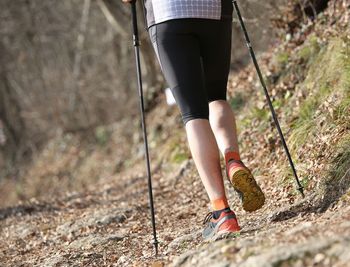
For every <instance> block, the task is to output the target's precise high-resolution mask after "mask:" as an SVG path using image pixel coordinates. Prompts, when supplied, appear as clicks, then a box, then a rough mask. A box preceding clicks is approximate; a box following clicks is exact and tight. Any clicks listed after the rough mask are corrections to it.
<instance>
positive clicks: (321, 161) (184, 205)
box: [0, 1, 350, 267]
mask: <svg viewBox="0 0 350 267" xmlns="http://www.w3.org/2000/svg"><path fill="white" fill-rule="evenodd" d="M331 2H332V1H331ZM332 3H333V2H332ZM333 8H334V9H329V10H327V11H326V12H325V14H323V15H322V14H321V15H320V16H319V18H318V19H317V20H316V21H315V22H308V23H305V24H302V25H300V27H299V30H298V32H297V33H296V34H294V36H292V37H291V36H285V37H284V38H285V40H284V39H283V40H282V41H281V42H280V43H279V44H276V46H275V47H272V48H271V50H270V51H268V52H267V53H265V54H264V55H262V56H260V57H259V60H260V62H261V63H262V66H263V69H264V73H266V74H267V76H266V79H267V81H268V85H269V88H271V96H272V98H273V103H274V106H275V108H276V111H277V113H278V115H279V117H280V119H281V123H282V128H283V130H284V132H285V133H286V136H287V141H288V143H289V144H290V148H291V152H292V156H293V158H294V159H295V162H296V167H297V169H298V173H299V175H300V179H301V181H302V183H303V185H304V186H305V194H306V197H305V198H304V199H303V198H301V196H300V195H298V193H297V192H296V191H295V189H294V182H293V176H291V174H290V171H289V167H288V163H287V160H286V158H285V156H284V152H283V149H282V148H281V145H280V142H279V139H278V136H277V133H276V131H275V129H274V125H273V124H272V121H271V118H270V116H269V113H268V110H267V109H266V104H265V101H264V99H263V95H262V93H261V88H260V85H259V82H258V80H257V79H256V76H255V73H254V69H253V68H252V66H248V67H247V68H245V69H243V70H241V71H240V72H239V73H232V75H231V78H230V82H229V94H230V102H231V104H232V106H233V107H234V108H235V109H236V113H237V118H238V121H239V131H240V136H241V147H242V157H243V158H244V160H245V161H246V162H247V164H248V166H249V167H251V168H252V170H253V172H254V175H255V177H256V179H257V181H258V183H259V184H260V185H261V187H262V189H263V191H264V192H265V194H266V197H267V200H266V204H265V206H264V207H263V208H262V209H261V210H259V211H257V212H254V213H246V212H244V211H243V210H242V208H241V207H240V202H239V200H238V198H237V196H236V195H235V194H234V192H233V190H232V188H231V187H230V185H229V184H228V183H227V182H226V188H227V192H228V196H229V202H230V204H231V206H232V207H233V209H234V211H235V212H236V214H237V216H238V219H239V222H240V224H241V227H242V231H241V232H240V233H239V234H237V235H236V236H231V237H228V238H227V239H223V240H218V241H216V242H211V243H203V241H202V239H201V229H202V227H203V225H202V221H203V219H204V217H205V215H206V214H207V212H208V211H209V206H208V198H207V196H206V194H205V191H204V188H203V186H202V184H201V182H200V179H199V177H198V174H197V172H196V170H195V167H194V165H193V162H192V159H191V157H190V154H189V151H188V149H187V144H186V138H185V135H184V131H183V128H182V125H181V121H180V118H179V116H178V112H177V110H176V108H174V107H173V108H169V107H167V106H166V105H165V103H164V102H165V100H164V99H163V98H162V97H160V99H159V104H158V105H157V107H156V108H154V109H153V110H152V111H150V112H149V113H148V116H147V119H148V123H149V138H150V151H151V159H152V173H153V186H154V200H155V209H156V222H157V229H158V241H159V254H158V255H157V256H155V255H154V250H153V246H152V228H151V223H150V215H149V204H148V192H147V178H146V177H145V169H144V161H143V153H142V152H143V151H142V144H141V145H140V144H139V142H136V143H138V144H139V145H137V147H136V148H135V147H133V153H132V154H131V153H130V151H129V150H128V149H130V147H132V146H131V145H129V144H128V143H127V140H130V139H128V138H126V137H122V136H121V135H119V134H118V136H117V138H116V141H115V144H118V146H117V150H118V155H117V156H118V159H117V161H118V162H117V163H118V164H117V166H115V163H114V165H113V168H112V167H111V166H112V165H111V166H110V165H108V162H105V158H103V157H102V156H101V155H100V156H96V155H94V156H93V160H91V159H89V160H86V159H84V160H80V155H81V154H82V153H80V152H79V149H80V148H79V146H76V144H75V143H74V142H73V141H71V140H70V139H69V140H68V141H66V143H65V146H66V147H69V148H70V150H69V151H71V150H72V149H73V148H74V149H73V150H74V151H73V152H72V153H67V154H69V157H68V156H66V158H65V160H64V161H63V160H62V162H63V163H62V164H60V166H58V167H57V166H56V167H55V168H51V169H50V170H49V171H48V172H50V173H62V170H65V171H67V170H68V169H69V168H76V167H75V166H76V165H74V164H72V162H73V158H74V160H75V157H77V158H78V161H79V162H84V161H85V162H87V163H86V164H87V165H89V166H91V165H93V166H95V165H96V166H97V165H98V166H100V165H103V166H104V168H103V171H105V170H106V169H108V170H109V169H113V170H114V172H115V173H114V174H110V173H108V174H106V175H105V176H104V178H103V179H100V180H99V181H97V182H95V183H91V184H90V185H88V186H86V187H84V189H83V190H80V192H71V193H66V194H65V195H64V196H62V195H59V196H57V195H56V194H55V193H54V192H55V191H54V190H52V189H51V188H50V186H47V184H46V187H43V188H42V189H43V190H47V192H48V195H47V196H46V197H45V198H41V199H40V200H37V199H35V198H33V199H31V200H29V201H23V202H21V203H19V204H18V205H15V206H13V207H4V208H2V209H1V210H0V236H1V238H0V266H154V267H158V266H168V265H170V266H259V267H260V266H349V261H350V205H349V204H350V191H349V187H350V161H349V159H350V143H349V140H350V125H349V121H350V117H349V114H350V113H349V111H350V110H349V108H350V104H349V99H350V93H349V88H350V61H349V58H350V54H349V51H350V33H349V32H348V30H349V28H348V25H349V17H350V16H349V14H350V12H349V6H348V5H347V1H335V4H334V6H333ZM315 81H317V82H315ZM324 88H330V89H331V90H328V89H324ZM321 92H322V93H321ZM117 127H119V128H118V129H120V128H125V127H128V125H127V124H126V123H125V122H121V123H120V124H119V126H118V125H117ZM129 127H130V126H129ZM118 133H119V132H118ZM140 138H141V136H140V135H139V134H137V133H135V134H134V136H133V137H132V139H133V140H136V141H138V140H140ZM51 147H53V148H55V145H51ZM51 149H52V148H51ZM59 149H60V150H54V151H55V153H58V152H59V151H65V150H64V149H63V148H62V145H60V146H59ZM130 150H131V149H130ZM57 151H58V152H57ZM135 151H136V152H135ZM60 153H61V152H60ZM83 154H84V153H83ZM45 155H46V156H45ZM45 155H44V156H43V157H42V158H40V161H41V163H40V164H41V165H40V166H41V169H43V167H42V166H43V165H45V158H46V159H47V158H48V155H49V154H47V153H46V154H45ZM59 155H60V156H62V158H63V157H64V155H63V154H62V155H61V154H59ZM77 155H78V156H77ZM112 155H113V156H114V154H112ZM110 157H111V156H110ZM113 160H114V159H113ZM46 164H47V163H46ZM81 164H82V163H81ZM100 168H102V167H100ZM99 171H101V172H102V169H99ZM33 173H38V172H34V171H33ZM82 173H84V172H83V171H82ZM111 173H113V172H111ZM42 176H43V177H45V175H42ZM57 177H58V178H57V179H58V180H56V181H57V183H59V182H60V176H59V175H57ZM83 178H84V177H83V176H82V175H81V176H80V179H83ZM62 179H63V178H62ZM43 184H44V183H43ZM63 184H64V182H63V181H62V186H63ZM36 186H37V188H36V190H40V188H38V186H39V185H38V184H36ZM39 187H40V186H39Z"/></svg>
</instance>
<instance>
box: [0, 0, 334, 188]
mask: <svg viewBox="0 0 350 267" xmlns="http://www.w3.org/2000/svg"><path fill="white" fill-rule="evenodd" d="M311 2H312V3H313V5H310V3H311ZM318 2H320V3H321V2H322V1H316V0H315V1H306V0H304V1H286V0H278V1H273V0H268V1H257V0H249V1H242V2H241V3H240V5H241V6H242V9H243V10H244V17H245V20H246V22H247V27H248V28H249V31H250V35H251V37H252V42H253V44H254V47H255V48H256V50H257V52H258V53H259V52H262V51H265V50H266V49H267V47H268V45H269V44H271V43H272V42H273V40H274V36H276V35H278V34H279V35H280V34H284V35H288V32H292V31H293V20H294V19H295V18H284V17H283V16H281V15H280V14H283V12H282V11H281V10H282V9H285V8H287V7H288V8H299V9H300V12H299V13H298V12H296V13H294V14H299V15H300V16H305V15H306V14H309V15H311V16H312V13H313V12H314V7H315V6H317V3H318ZM323 2H327V1H323ZM139 4H141V3H140V2H139ZM140 7H141V6H140ZM141 10H142V8H139V11H141ZM276 14H278V15H276ZM139 16H140V19H139V23H140V35H141V40H142V69H143V82H144V89H145V96H146V108H147V110H150V109H152V107H153V106H154V103H155V102H156V101H157V99H159V98H158V96H159V95H161V94H162V93H163V89H164V88H165V87H166V84H165V82H164V80H163V78H162V75H161V73H160V70H159V67H158V65H157V62H156V61H155V57H154V54H153V51H152V48H151V46H150V43H149V42H148V35H147V32H146V31H145V30H144V29H145V26H144V20H143V15H142V12H139ZM286 20H287V21H288V23H285V21H286ZM280 21H283V23H282V25H283V27H284V30H283V31H278V27H279V22H280ZM0 22H1V23H0V185H1V184H2V185H3V184H4V183H7V182H9V181H11V183H16V181H20V180H23V179H30V176H28V175H27V169H28V167H29V166H31V165H32V164H33V163H35V160H36V158H37V155H39V154H40V152H41V150H42V148H43V147H44V146H45V145H46V144H47V143H48V142H49V140H51V139H53V138H57V137H59V136H63V135H65V134H67V133H70V134H72V135H74V136H78V138H79V140H88V142H89V143H90V144H91V142H96V138H95V137H96V135H98V134H99V131H100V129H101V126H105V125H111V124H113V123H115V122H118V121H120V120H126V121H129V123H127V124H126V125H127V127H125V128H123V129H119V130H121V131H124V130H125V131H131V132H132V129H135V131H138V130H139V128H138V127H139V119H138V117H139V115H138V113H139V109H138V104H137V101H138V99H137V91H136V83H135V80H136V79H135V65H134V54H133V47H132V37H131V25H130V24H131V20H130V12H129V6H128V5H126V4H122V3H121V1H119V0H64V1H53V0H47V1H39V0H32V1H29V0H16V1H13V0H2V1H0ZM248 60H249V55H248V54H247V49H246V47H245V43H244V42H243V39H242V35H241V33H240V29H239V25H238V23H237V21H235V22H234V33H233V49H232V63H233V64H232V69H233V70H235V69H236V70H237V69H239V68H240V67H241V66H244V65H245V64H247V62H248ZM135 127H136V128H135ZM112 160H113V159H112ZM73 179H74V178H73Z"/></svg>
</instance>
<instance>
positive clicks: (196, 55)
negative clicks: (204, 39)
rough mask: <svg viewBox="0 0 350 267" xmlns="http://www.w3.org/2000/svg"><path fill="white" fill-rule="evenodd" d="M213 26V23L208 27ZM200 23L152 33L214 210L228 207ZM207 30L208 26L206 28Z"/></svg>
mask: <svg viewBox="0 0 350 267" xmlns="http://www.w3.org/2000/svg"><path fill="white" fill-rule="evenodd" d="M209 24H210V23H209ZM200 25H201V24H198V21H197V20H178V21H177V20H174V21H168V22H165V23H162V24H160V25H156V26H153V27H152V28H151V29H150V35H151V40H152V41H153V45H154V48H155V50H156V53H157V56H158V60H159V61H160V64H161V67H162V70H163V73H164V75H165V78H166V80H167V82H168V84H169V86H170V87H171V90H172V93H173V95H174V97H175V99H176V102H177V104H178V106H179V108H180V110H181V115H182V118H183V121H184V124H185V128H186V133H187V138H188V143H189V146H190V150H191V154H192V156H193V159H194V162H195V164H196V167H197V169H198V173H199V175H200V177H201V180H202V182H203V184H204V187H205V189H206V191H207V193H208V196H209V199H210V200H211V203H212V208H213V209H214V210H221V209H224V208H227V207H228V204H227V200H226V196H225V189H224V185H223V177H222V173H221V168H220V152H219V149H218V146H217V143H216V141H215V136H214V134H213V132H212V129H211V127H210V123H209V106H208V97H207V92H206V90H205V81H204V79H203V66H202V61H201V54H200V49H201V48H200V43H199V40H198V37H197V35H196V34H194V33H193V32H195V31H196V28H197V27H198V26H200ZM203 26H205V25H203Z"/></svg>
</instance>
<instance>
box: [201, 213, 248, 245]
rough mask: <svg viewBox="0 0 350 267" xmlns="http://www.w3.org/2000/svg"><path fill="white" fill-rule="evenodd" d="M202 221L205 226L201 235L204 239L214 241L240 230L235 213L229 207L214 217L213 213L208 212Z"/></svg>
mask: <svg viewBox="0 0 350 267" xmlns="http://www.w3.org/2000/svg"><path fill="white" fill-rule="evenodd" d="M203 223H204V224H205V225H206V226H205V228H204V230H203V233H202V237H203V239H204V240H206V241H210V240H213V241H214V240H216V239H219V238H223V237H225V236H226V235H229V234H231V233H236V232H238V231H240V230H241V228H240V227H239V225H238V222H237V218H236V215H235V213H234V212H233V211H232V210H231V209H229V208H227V209H225V210H224V211H222V212H221V214H220V216H219V217H218V218H214V213H213V212H209V213H208V214H207V216H206V217H205V219H204V222H203Z"/></svg>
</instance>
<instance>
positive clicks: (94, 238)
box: [69, 234, 124, 249]
mask: <svg viewBox="0 0 350 267" xmlns="http://www.w3.org/2000/svg"><path fill="white" fill-rule="evenodd" d="M123 238H124V236H122V235H120V234H115V235H111V236H101V235H89V236H86V237H82V238H79V239H77V240H74V241H73V242H72V243H70V244H69V247H70V248H73V249H91V248H92V247H94V246H97V245H104V244H106V243H108V242H109V241H116V242H118V241H121V240H123Z"/></svg>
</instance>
